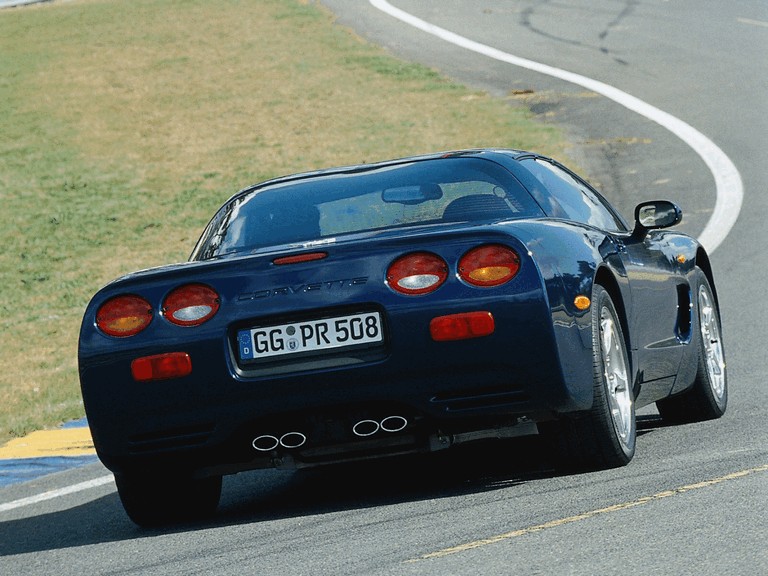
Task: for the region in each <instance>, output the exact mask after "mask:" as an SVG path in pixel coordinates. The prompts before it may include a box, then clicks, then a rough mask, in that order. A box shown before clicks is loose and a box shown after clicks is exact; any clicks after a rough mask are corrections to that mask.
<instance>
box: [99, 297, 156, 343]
mask: <svg viewBox="0 0 768 576" xmlns="http://www.w3.org/2000/svg"><path fill="white" fill-rule="evenodd" d="M152 316H153V312H152V305H151V304H150V303H149V302H147V301H146V300H144V298H141V297H140V296H134V295H133V294H126V295H124V296H116V297H115V298H112V299H110V300H107V302H105V303H104V304H102V306H101V308H99V310H98V311H97V312H96V326H98V327H99V330H101V331H102V332H104V334H107V335H109V336H114V337H116V338H126V337H128V336H134V335H136V334H138V333H139V332H141V331H142V330H144V328H146V327H147V326H149V323H150V322H152Z"/></svg>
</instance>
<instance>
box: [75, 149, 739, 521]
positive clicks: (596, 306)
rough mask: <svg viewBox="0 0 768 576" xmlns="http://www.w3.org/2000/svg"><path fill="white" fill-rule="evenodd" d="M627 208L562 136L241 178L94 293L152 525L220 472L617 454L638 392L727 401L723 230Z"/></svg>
mask: <svg viewBox="0 0 768 576" xmlns="http://www.w3.org/2000/svg"><path fill="white" fill-rule="evenodd" d="M681 217H682V215H681V211H680V209H679V208H678V207H677V206H676V205H675V204H673V203H671V202H668V201H652V202H644V203H642V204H640V205H639V206H637V208H636V210H635V222H634V224H633V225H632V226H629V225H628V224H627V223H626V222H625V220H624V219H623V218H622V217H621V215H619V214H618V213H617V212H616V210H614V209H613V208H612V207H611V206H610V205H609V204H608V202H606V200H605V199H604V198H603V197H602V196H601V195H600V194H599V193H597V192H596V191H595V190H594V189H593V188H592V187H591V186H590V185H589V184H587V183H586V182H585V181H584V180H582V179H581V178H579V177H578V176H577V175H575V174H574V173H573V172H571V171H569V170H568V169H567V168H565V167H564V166H562V165H561V164H559V163H557V162H555V161H554V160H552V159H550V158H546V157H543V156H540V155H537V154H533V153H529V152H522V151H515V150H490V149H487V150H465V151H458V152H449V153H441V154H433V155H424V156H417V157H411V158H404V159H399V160H392V161H387V162H380V163H376V164H364V165H359V166H351V167H345V168H337V169H332V170H322V171H317V172H311V173H306V174H298V175H293V176H288V177H284V178H278V179H275V180H270V181H268V182H265V183H262V184H258V185H255V186H252V187H250V188H246V189H245V190H243V191H241V192H239V193H237V194H235V195H234V196H233V197H232V198H230V199H229V200H228V201H227V202H226V204H224V206H223V207H222V208H221V209H220V210H219V211H218V212H217V213H216V215H215V216H214V217H213V219H212V220H211V222H210V224H208V226H207V227H206V229H205V230H204V232H203V234H202V237H201V238H200V240H199V241H198V243H197V245H196V246H195V248H194V251H193V252H192V255H191V257H190V259H189V261H188V262H185V263H182V264H174V265H170V266H165V267H162V268H156V269H152V270H146V271H141V272H136V273H134V274H130V275H128V276H125V277H123V278H120V279H118V280H116V281H114V282H112V283H111V284H109V285H108V286H106V287H105V288H103V289H102V290H100V291H99V292H98V293H97V294H96V295H95V296H94V297H93V299H92V301H91V303H90V304H89V306H88V308H87V310H86V312H85V317H84V320H83V324H82V330H81V333H80V343H79V363H80V380H81V385H82V393H83V398H84V401H85V407H86V410H87V415H88V421H89V423H90V426H91V430H92V433H93V439H94V442H95V445H96V449H97V451H98V454H99V457H100V458H101V460H102V461H103V463H104V464H105V465H106V466H107V467H108V468H109V469H110V470H112V471H113V472H114V474H115V478H116V482H117V486H118V491H119V494H120V498H121V500H122V502H123V505H124V507H125V509H126V511H127V513H128V515H129V516H130V517H131V518H132V519H133V520H134V521H135V522H136V523H138V524H140V525H153V524H160V523H164V522H171V521H178V520H184V519H189V518H194V517H197V516H200V515H203V514H206V513H211V512H212V511H213V510H215V508H216V506H217V504H218V501H219V496H220V492H221V478H222V475H224V474H232V473H236V472H239V471H243V470H250V469H257V468H266V467H278V468H301V467H307V466H315V465H320V464H327V463H336V462H346V461H352V460H357V459H368V458H374V457H382V456H391V455H398V454H412V453H423V452H430V451H435V450H442V449H445V448H449V447H451V446H453V445H456V444H459V443H462V442H468V441H475V440H483V439H496V438H502V439H503V438H509V437H513V436H519V435H526V434H536V433H538V434H542V435H545V436H546V438H547V441H548V442H550V441H551V443H550V444H549V445H551V446H552V449H553V453H554V454H555V455H556V458H557V461H559V462H562V463H564V464H567V465H569V466H570V467H590V468H601V467H603V468H604V467H613V466H621V465H624V464H626V463H628V462H629V461H630V460H631V459H632V457H633V455H634V452H635V438H636V423H635V409H636V408H638V407H640V406H644V405H647V404H650V403H653V402H655V403H656V405H657V407H658V410H659V412H660V414H661V416H662V417H663V418H665V419H668V420H670V421H676V422H680V421H693V420H704V419H709V418H716V417H719V416H721V415H722V414H723V413H724V412H725V409H726V402H727V387H726V386H727V384H726V372H725V361H724V354H723V342H722V337H721V326H720V317H719V312H718V301H717V293H716V291H715V283H714V279H713V275H712V268H711V266H710V261H709V258H708V256H707V253H706V251H705V250H704V248H702V246H701V245H699V244H698V242H697V241H696V240H695V239H693V238H691V237H689V236H687V235H684V234H681V233H677V232H672V231H669V230H667V229H668V228H670V227H672V226H674V225H675V224H677V223H678V222H680V220H681Z"/></svg>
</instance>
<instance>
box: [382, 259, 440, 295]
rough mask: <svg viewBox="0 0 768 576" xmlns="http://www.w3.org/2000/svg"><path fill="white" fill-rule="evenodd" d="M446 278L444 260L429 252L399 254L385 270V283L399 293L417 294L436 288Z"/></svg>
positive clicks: (426, 292)
mask: <svg viewBox="0 0 768 576" xmlns="http://www.w3.org/2000/svg"><path fill="white" fill-rule="evenodd" d="M446 278H448V265H447V264H446V263H445V260H443V259H442V258H440V256H437V255H436V254H432V253H431V252H413V253H412V254H406V255H405V256H401V257H400V258H398V259H397V260H395V261H394V262H392V264H390V266H389V269H388V270H387V283H388V284H389V286H390V287H391V288H392V289H393V290H394V291H395V292H399V293H400V294H409V295H419V294H428V293H429V292H432V291H434V290H437V289H438V288H439V287H440V285H441V284H442V283H443V282H445V279H446Z"/></svg>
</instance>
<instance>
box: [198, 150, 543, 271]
mask: <svg viewBox="0 0 768 576" xmlns="http://www.w3.org/2000/svg"><path fill="white" fill-rule="evenodd" d="M531 216H543V213H542V212H541V209H540V208H539V207H538V205H537V204H536V203H535V202H534V201H533V200H532V199H531V197H530V195H529V194H528V192H527V191H526V190H525V189H524V188H523V187H522V185H521V184H520V183H519V182H518V181H517V180H516V179H515V178H514V177H513V176H512V175H511V174H510V172H509V171H507V170H506V169H505V168H504V167H502V166H500V165H499V164H496V163H495V162H491V161H488V160H483V159H477V158H441V159H434V160H427V161H415V162H411V163H406V164H396V165H390V166H383V167H377V168H372V169H367V170H361V171H358V172H352V173H345V174H338V173H336V174H326V175H317V176H311V177H309V178H305V179H300V180H294V181H290V182H283V183H278V184H274V185H270V186H267V187H265V188H263V189H258V190H254V191H253V192H250V193H247V194H244V195H242V196H238V197H236V198H234V199H233V200H231V201H230V202H229V203H227V204H226V205H225V206H224V207H223V208H222V209H221V210H220V211H219V212H218V213H217V214H216V216H215V217H214V219H213V220H212V221H211V223H210V224H209V225H208V228H207V229H206V231H205V232H204V234H203V237H202V238H201V239H200V242H198V245H197V247H196V249H195V252H194V253H193V254H192V257H191V259H193V260H205V259H208V258H214V257H217V256H223V255H228V254H239V253H243V252H250V251H253V250H256V249H259V248H265V247H269V246H276V245H284V244H303V243H308V242H312V241H318V240H322V239H323V238H329V237H337V236H340V235H343V234H350V233H357V232H366V231H371V230H383V229H389V228H397V227H404V226H420V225H425V224H438V223H444V222H469V221H491V220H509V219H515V218H527V217H531Z"/></svg>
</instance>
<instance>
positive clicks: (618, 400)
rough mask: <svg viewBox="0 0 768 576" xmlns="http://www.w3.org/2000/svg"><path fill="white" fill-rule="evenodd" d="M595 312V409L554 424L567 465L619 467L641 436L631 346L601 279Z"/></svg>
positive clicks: (560, 454)
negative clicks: (628, 351)
mask: <svg viewBox="0 0 768 576" xmlns="http://www.w3.org/2000/svg"><path fill="white" fill-rule="evenodd" d="M591 314H592V354H593V382H592V388H593V402H592V409H591V410H590V411H589V412H587V413H584V414H580V415H578V416H576V417H573V418H568V419H564V420H561V421H559V422H555V423H553V424H552V425H551V429H550V430H551V433H552V438H553V440H554V441H555V449H556V452H557V453H558V458H559V460H560V462H562V463H563V464H565V465H566V466H567V467H568V468H577V469H584V468H587V469H602V468H615V467H618V466H624V465H626V464H628V463H629V462H630V461H631V460H632V458H633V456H634V455H635V445H636V440H637V424H636V418H635V399H634V393H633V391H632V383H631V380H630V370H629V360H628V355H627V346H626V341H625V340H624V334H623V331H622V329H621V322H620V321H619V316H618V314H617V313H616V307H615V306H614V304H613V301H612V300H611V297H610V295H609V294H608V292H607V291H606V290H605V288H603V287H602V286H600V285H595V287H594V290H593V293H592V311H591ZM546 430H547V428H546V427H545V434H546Z"/></svg>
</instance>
